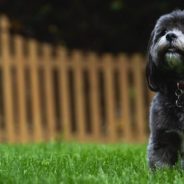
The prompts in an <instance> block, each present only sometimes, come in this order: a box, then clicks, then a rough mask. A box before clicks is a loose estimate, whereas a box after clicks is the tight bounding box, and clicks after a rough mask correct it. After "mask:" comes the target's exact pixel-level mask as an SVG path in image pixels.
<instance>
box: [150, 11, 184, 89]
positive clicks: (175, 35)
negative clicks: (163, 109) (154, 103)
mask: <svg viewBox="0 0 184 184" xmlns="http://www.w3.org/2000/svg"><path fill="white" fill-rule="evenodd" d="M148 55H149V62H148V66H147V78H148V83H149V86H150V87H151V88H152V89H153V90H155V91H157V90H156V88H157V85H156V82H157V81H156V80H159V73H158V68H159V69H160V68H162V69H163V70H168V71H169V72H173V73H176V74H178V75H181V74H182V75H183V74H184V11H181V10H177V11H174V12H171V13H170V14H166V15H163V16H161V17H160V18H159V19H158V21H157V23H156V25H155V27H154V29H153V31H152V35H151V39H150V45H149V53H148Z"/></svg>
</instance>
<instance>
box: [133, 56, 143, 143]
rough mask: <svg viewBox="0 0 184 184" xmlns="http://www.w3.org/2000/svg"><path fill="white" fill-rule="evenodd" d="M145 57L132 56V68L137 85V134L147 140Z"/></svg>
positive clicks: (141, 138)
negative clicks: (144, 83) (144, 80)
mask: <svg viewBox="0 0 184 184" xmlns="http://www.w3.org/2000/svg"><path fill="white" fill-rule="evenodd" d="M142 66H143V58H142V57H141V56H140V55H139V54H136V55H134V56H133V58H132V65H131V67H132V70H133V77H134V85H135V93H136V98H135V114H136V123H137V136H138V139H139V141H141V142H144V141H145V140H146V132H145V125H146V118H145V104H144V103H145V100H144V91H143V74H144V72H143V67H142Z"/></svg>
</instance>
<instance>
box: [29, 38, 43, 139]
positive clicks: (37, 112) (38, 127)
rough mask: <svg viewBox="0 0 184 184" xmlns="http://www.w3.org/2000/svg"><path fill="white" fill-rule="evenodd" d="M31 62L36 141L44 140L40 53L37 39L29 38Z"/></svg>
mask: <svg viewBox="0 0 184 184" xmlns="http://www.w3.org/2000/svg"><path fill="white" fill-rule="evenodd" d="M28 44H29V45H28V46H29V62H30V63H29V64H30V73H31V90H32V91H31V94H32V112H33V125H34V126H33V134H34V140H35V141H42V140H43V132H42V131H43V129H42V124H41V109H40V96H39V95H40V94H39V92H40V90H39V79H38V58H37V57H38V55H37V43H36V41H35V40H29V42H28Z"/></svg>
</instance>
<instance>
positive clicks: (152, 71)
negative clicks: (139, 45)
mask: <svg viewBox="0 0 184 184" xmlns="http://www.w3.org/2000/svg"><path fill="white" fill-rule="evenodd" d="M154 32H155V31H154V30H153V31H152V33H151V36H150V40H149V43H148V51H147V53H148V54H147V55H148V56H147V60H148V63H147V65H146V79H147V83H148V86H149V88H150V89H151V90H152V91H158V90H159V86H160V84H159V82H160V81H159V72H158V68H157V66H156V65H155V63H154V61H153V59H152V57H151V55H150V48H151V45H152V44H153V39H154Z"/></svg>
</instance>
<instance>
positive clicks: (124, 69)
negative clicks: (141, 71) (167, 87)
mask: <svg viewBox="0 0 184 184" xmlns="http://www.w3.org/2000/svg"><path fill="white" fill-rule="evenodd" d="M118 62H119V64H120V66H119V68H118V69H119V87H120V100H121V105H122V107H121V111H122V112H121V114H122V116H123V118H122V121H121V127H122V130H123V138H124V141H125V142H132V141H133V135H132V133H133V132H132V128H131V120H130V116H131V113H130V98H129V79H128V70H129V67H128V58H127V57H126V56H125V55H120V56H119V57H118Z"/></svg>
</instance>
